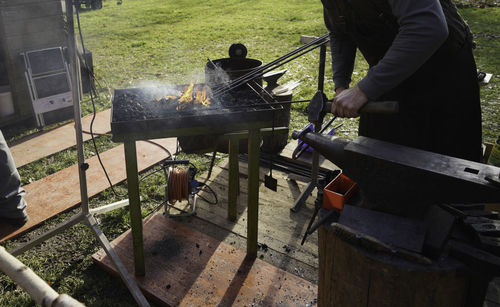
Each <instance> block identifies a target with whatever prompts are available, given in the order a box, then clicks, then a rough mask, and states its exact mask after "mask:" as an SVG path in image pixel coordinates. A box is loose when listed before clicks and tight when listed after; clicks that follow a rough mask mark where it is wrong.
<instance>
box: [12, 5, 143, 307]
mask: <svg viewBox="0 0 500 307" xmlns="http://www.w3.org/2000/svg"><path fill="white" fill-rule="evenodd" d="M61 4H62V5H63V10H65V13H66V14H65V17H66V25H67V31H68V54H69V63H70V74H71V85H72V91H73V111H74V117H75V132H76V145H77V153H78V165H79V166H80V167H79V168H78V174H79V177H80V195H81V208H82V211H81V212H80V213H79V214H77V215H75V216H73V217H71V218H70V219H68V220H67V221H65V222H63V223H61V224H59V225H58V226H57V227H56V228H54V229H52V230H50V231H48V232H46V233H44V234H42V235H40V236H38V237H37V238H35V239H33V240H32V241H30V242H27V243H26V244H24V245H22V246H20V247H18V248H15V249H14V250H12V251H10V253H11V254H12V255H19V254H21V253H23V252H25V251H27V250H29V249H30V248H32V247H34V246H36V245H38V244H40V243H42V242H43V241H45V240H48V239H49V238H51V237H53V236H55V235H56V234H58V233H60V232H62V231H64V230H65V229H66V228H69V227H71V226H73V225H76V224H78V223H84V224H85V225H87V226H88V227H89V228H90V229H91V230H92V231H93V233H94V235H95V237H96V239H97V240H98V241H99V243H100V244H101V246H102V248H103V249H104V251H105V252H106V254H107V255H108V257H110V258H111V261H112V262H113V263H114V265H115V267H116V268H117V270H118V272H119V274H120V277H121V278H122V280H123V282H124V283H125V285H126V286H127V288H128V289H129V291H130V293H131V294H132V296H133V297H134V299H135V301H136V302H137V304H138V305H139V306H149V303H148V301H147V300H146V298H145V297H144V295H143V294H142V292H141V290H140V289H139V287H138V286H137V284H136V283H135V281H134V280H133V279H132V277H131V276H130V274H129V273H128V272H127V269H126V268H125V266H124V265H123V263H122V261H121V260H120V258H119V257H118V255H117V254H116V252H115V251H114V249H113V247H112V246H111V244H110V243H109V241H108V239H107V238H106V236H105V235H104V233H103V232H102V230H101V228H100V227H99V225H98V223H97V221H96V219H95V217H94V214H96V213H99V212H100V213H103V212H107V211H109V210H113V209H116V208H119V207H123V206H126V205H128V201H120V202H117V203H113V204H110V205H107V206H104V207H101V208H97V209H92V210H90V209H89V199H88V193H87V177H86V174H85V171H86V170H87V168H88V164H87V163H85V157H84V154H83V135H82V122H81V110H80V91H79V90H80V89H79V84H80V83H79V80H80V77H79V72H80V69H79V65H78V59H77V56H76V46H75V33H74V21H73V0H63V1H62V3H61Z"/></svg>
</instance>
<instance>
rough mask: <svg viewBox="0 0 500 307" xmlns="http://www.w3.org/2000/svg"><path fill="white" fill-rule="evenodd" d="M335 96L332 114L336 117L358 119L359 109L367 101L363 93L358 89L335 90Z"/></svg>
mask: <svg viewBox="0 0 500 307" xmlns="http://www.w3.org/2000/svg"><path fill="white" fill-rule="evenodd" d="M335 91H336V92H337V95H336V96H335V98H334V99H333V103H332V113H333V115H335V116H338V117H358V116H359V113H358V111H359V109H360V108H361V107H362V106H363V105H364V104H365V103H366V102H367V101H368V97H366V95H365V93H363V91H362V90H361V89H360V88H359V87H358V86H355V87H353V88H349V89H344V88H342V87H339V88H337V89H335Z"/></svg>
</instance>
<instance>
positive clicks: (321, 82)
mask: <svg viewBox="0 0 500 307" xmlns="http://www.w3.org/2000/svg"><path fill="white" fill-rule="evenodd" d="M325 62H326V44H325V43H323V44H322V45H321V47H320V49H319V69H318V91H321V92H323V90H324V87H325ZM322 124H323V123H318V124H316V125H315V126H314V132H319V131H320V130H321V125H322ZM318 171H319V153H318V152H317V151H316V150H314V151H313V156H312V170H311V182H312V183H314V185H315V186H316V184H317V182H318Z"/></svg>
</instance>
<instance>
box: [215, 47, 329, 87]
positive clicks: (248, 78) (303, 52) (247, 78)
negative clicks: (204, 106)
mask: <svg viewBox="0 0 500 307" xmlns="http://www.w3.org/2000/svg"><path fill="white" fill-rule="evenodd" d="M326 42H327V41H325V42H324V43H326ZM324 43H323V44H324ZM320 46H321V45H316V46H312V47H311V48H309V49H307V50H304V51H302V52H300V53H299V54H297V55H294V56H292V57H291V58H290V57H289V58H288V59H287V60H286V61H284V62H282V63H279V64H276V65H274V66H272V67H270V68H268V69H266V70H264V71H261V72H258V73H257V74H255V75H249V76H248V77H246V78H244V79H243V78H239V79H240V80H239V81H236V80H238V79H235V80H232V81H231V82H230V83H231V84H230V85H227V86H225V88H224V89H221V90H215V91H212V95H213V96H218V95H222V94H224V93H226V92H228V91H230V90H233V89H235V88H237V87H239V86H241V85H243V84H245V83H248V82H250V81H252V80H253V79H255V78H257V77H259V76H260V75H264V74H265V73H268V72H270V71H272V70H275V69H276V68H278V67H281V66H283V65H285V64H287V63H289V62H291V61H293V60H295V59H296V58H298V57H301V56H303V55H304V54H306V53H309V52H311V51H312V50H314V49H316V48H318V47H320ZM247 75H248V74H247ZM244 76H246V75H244Z"/></svg>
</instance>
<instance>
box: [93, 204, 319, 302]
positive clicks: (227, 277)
mask: <svg viewBox="0 0 500 307" xmlns="http://www.w3.org/2000/svg"><path fill="white" fill-rule="evenodd" d="M143 225H144V228H143V230H144V236H145V240H144V247H145V248H144V249H145V260H146V276H145V277H142V278H136V281H137V282H138V284H139V287H140V288H141V289H142V290H143V292H144V293H145V294H146V295H147V296H148V297H149V298H150V299H152V300H153V301H155V302H156V303H159V304H161V305H166V306H177V305H179V306H232V305H237V306H312V305H315V304H316V296H317V287H316V286H315V285H313V284H311V283H309V282H307V281H306V280H304V279H301V278H300V277H297V276H295V275H292V274H290V273H287V272H285V271H283V270H281V269H278V268H276V267H274V266H272V265H270V264H268V263H266V262H264V261H262V260H260V259H247V258H245V255H246V253H245V252H244V251H241V250H238V249H236V248H235V247H233V246H231V245H229V244H226V243H223V242H219V241H217V240H215V239H213V238H211V237H209V236H207V235H205V234H203V233H200V232H197V231H193V230H192V229H190V228H189V227H187V226H185V225H183V224H181V223H179V222H176V221H174V220H173V219H172V218H167V217H165V216H163V215H162V214H161V213H156V214H154V215H152V216H150V217H149V218H147V219H145V220H144V223H143ZM112 245H113V246H114V247H115V250H116V252H117V253H118V255H119V256H120V258H121V259H122V261H123V262H124V264H125V266H126V267H127V269H128V270H129V272H130V271H133V267H134V265H133V255H132V248H131V246H132V238H131V234H130V231H127V232H126V233H124V234H123V235H121V236H120V237H118V238H117V239H116V240H114V241H113V242H112ZM93 258H94V260H95V261H96V262H97V263H98V264H99V265H101V266H103V268H105V269H106V270H108V271H110V272H112V273H113V274H118V273H117V272H116V270H115V268H114V265H113V264H112V263H111V262H110V260H109V258H108V257H107V256H106V255H105V253H104V251H102V250H100V251H99V252H97V253H96V254H94V256H93Z"/></svg>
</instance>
